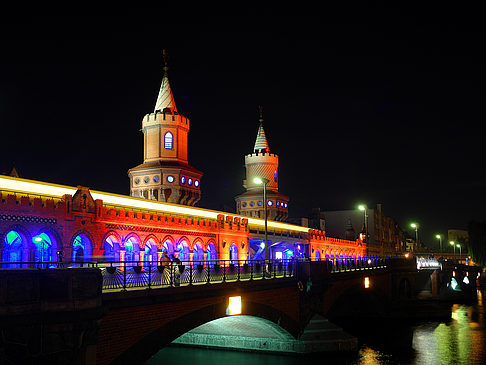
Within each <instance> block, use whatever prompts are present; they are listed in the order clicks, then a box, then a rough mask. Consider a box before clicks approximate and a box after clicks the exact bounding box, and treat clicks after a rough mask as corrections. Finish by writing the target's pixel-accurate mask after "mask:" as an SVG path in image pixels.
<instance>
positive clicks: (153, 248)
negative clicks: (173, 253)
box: [143, 238, 159, 266]
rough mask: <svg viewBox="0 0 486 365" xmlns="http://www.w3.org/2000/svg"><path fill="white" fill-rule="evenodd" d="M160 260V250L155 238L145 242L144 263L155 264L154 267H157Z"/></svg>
mask: <svg viewBox="0 0 486 365" xmlns="http://www.w3.org/2000/svg"><path fill="white" fill-rule="evenodd" d="M158 260H159V249H158V247H157V243H155V240H154V239H153V238H150V239H148V240H147V242H145V248H144V254H143V261H145V262H147V263H149V262H153V264H152V265H155V266H156V265H157V261H158Z"/></svg>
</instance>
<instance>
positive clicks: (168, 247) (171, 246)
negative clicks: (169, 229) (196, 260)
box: [160, 236, 175, 259]
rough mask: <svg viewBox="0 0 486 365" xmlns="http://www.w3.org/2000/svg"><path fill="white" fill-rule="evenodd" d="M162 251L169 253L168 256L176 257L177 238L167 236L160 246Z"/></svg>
mask: <svg viewBox="0 0 486 365" xmlns="http://www.w3.org/2000/svg"><path fill="white" fill-rule="evenodd" d="M160 250H161V251H162V252H166V253H167V257H170V258H171V259H173V258H174V251H175V240H174V239H173V238H172V237H171V236H165V237H164V239H163V240H162V244H161V247H160Z"/></svg>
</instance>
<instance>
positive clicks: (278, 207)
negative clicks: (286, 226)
mask: <svg viewBox="0 0 486 365" xmlns="http://www.w3.org/2000/svg"><path fill="white" fill-rule="evenodd" d="M259 121H260V126H259V128H258V133H257V137H256V140H255V145H254V147H253V153H251V154H249V155H246V156H245V168H246V179H245V180H243V187H244V188H246V192H244V193H242V194H240V195H238V196H236V197H235V200H236V211H237V213H238V214H241V215H245V216H249V217H254V218H263V217H264V205H263V204H264V203H263V186H262V184H257V183H256V182H255V181H254V179H255V178H256V177H259V178H261V179H262V180H263V179H266V180H268V183H267V186H266V189H267V191H266V193H267V194H266V195H267V214H268V215H267V217H268V219H270V220H275V221H284V220H285V219H287V217H288V202H289V197H287V196H285V195H283V194H282V193H280V192H279V191H278V155H276V154H274V153H270V147H269V145H268V141H267V137H266V135H265V130H264V129H263V109H262V107H260V119H259Z"/></svg>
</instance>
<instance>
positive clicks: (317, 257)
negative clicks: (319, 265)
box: [316, 250, 321, 261]
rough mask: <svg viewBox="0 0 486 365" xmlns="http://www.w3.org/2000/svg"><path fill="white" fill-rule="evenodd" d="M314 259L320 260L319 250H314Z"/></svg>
mask: <svg viewBox="0 0 486 365" xmlns="http://www.w3.org/2000/svg"><path fill="white" fill-rule="evenodd" d="M316 261H321V253H320V252H319V250H316Z"/></svg>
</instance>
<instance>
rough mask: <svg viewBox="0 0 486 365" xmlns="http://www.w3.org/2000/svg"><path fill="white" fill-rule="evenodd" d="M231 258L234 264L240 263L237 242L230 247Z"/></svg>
mask: <svg viewBox="0 0 486 365" xmlns="http://www.w3.org/2000/svg"><path fill="white" fill-rule="evenodd" d="M229 259H230V260H231V263H232V264H235V265H237V264H238V259H239V256H238V246H237V245H236V243H233V244H232V245H231V246H230V248H229Z"/></svg>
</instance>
